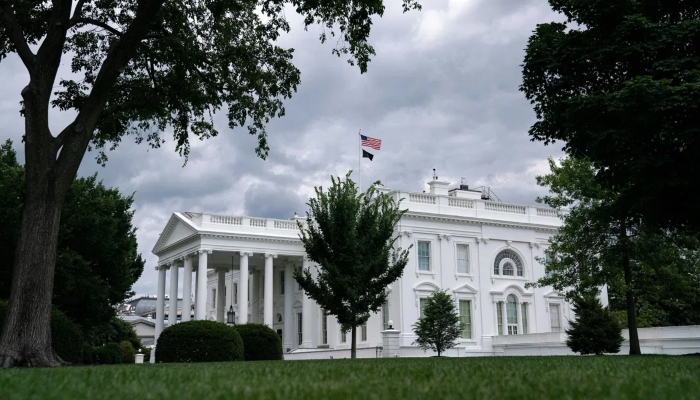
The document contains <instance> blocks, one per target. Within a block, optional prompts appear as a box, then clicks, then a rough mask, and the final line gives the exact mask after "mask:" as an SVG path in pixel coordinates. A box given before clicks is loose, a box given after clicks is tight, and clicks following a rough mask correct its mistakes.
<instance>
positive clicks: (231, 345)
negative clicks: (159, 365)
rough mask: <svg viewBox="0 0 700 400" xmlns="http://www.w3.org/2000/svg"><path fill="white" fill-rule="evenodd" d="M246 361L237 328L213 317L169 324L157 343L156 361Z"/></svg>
mask: <svg viewBox="0 0 700 400" xmlns="http://www.w3.org/2000/svg"><path fill="white" fill-rule="evenodd" d="M210 361H243V340H242V339H241V335H240V334H239V333H238V331H237V330H236V329H234V328H232V327H230V326H228V325H226V324H224V323H221V322H214V321H203V320H202V321H188V322H181V323H179V324H175V325H173V326H169V327H167V328H165V329H164V330H163V332H161V334H160V337H159V338H158V343H157V344H156V362H210Z"/></svg>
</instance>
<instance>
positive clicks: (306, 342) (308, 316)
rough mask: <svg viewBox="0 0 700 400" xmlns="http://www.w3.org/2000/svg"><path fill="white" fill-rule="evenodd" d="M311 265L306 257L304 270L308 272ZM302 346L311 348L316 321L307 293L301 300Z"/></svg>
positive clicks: (311, 302)
mask: <svg viewBox="0 0 700 400" xmlns="http://www.w3.org/2000/svg"><path fill="white" fill-rule="evenodd" d="M310 264H311V263H310V262H309V259H308V258H307V257H306V256H304V261H303V263H302V268H304V270H306V269H307V268H309V265H310ZM301 307H302V310H301V322H302V324H301V346H299V347H302V348H310V347H311V335H312V333H311V332H312V331H313V320H314V317H315V316H314V315H313V308H314V307H313V300H311V298H310V297H309V296H307V295H306V292H304V294H303V297H302V300H301Z"/></svg>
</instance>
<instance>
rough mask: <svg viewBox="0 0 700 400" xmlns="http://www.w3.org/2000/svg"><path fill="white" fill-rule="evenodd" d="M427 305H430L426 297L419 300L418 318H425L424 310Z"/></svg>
mask: <svg viewBox="0 0 700 400" xmlns="http://www.w3.org/2000/svg"><path fill="white" fill-rule="evenodd" d="M427 303H428V299H426V298H425V297H423V298H421V299H420V300H418V307H419V310H418V318H423V309H424V308H425V305H426V304H427Z"/></svg>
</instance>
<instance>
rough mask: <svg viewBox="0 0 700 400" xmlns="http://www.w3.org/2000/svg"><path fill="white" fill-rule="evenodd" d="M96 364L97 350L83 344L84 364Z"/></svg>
mask: <svg viewBox="0 0 700 400" xmlns="http://www.w3.org/2000/svg"><path fill="white" fill-rule="evenodd" d="M94 363H95V350H94V349H93V348H92V346H90V345H89V344H87V343H84V344H83V364H84V365H92V364H94Z"/></svg>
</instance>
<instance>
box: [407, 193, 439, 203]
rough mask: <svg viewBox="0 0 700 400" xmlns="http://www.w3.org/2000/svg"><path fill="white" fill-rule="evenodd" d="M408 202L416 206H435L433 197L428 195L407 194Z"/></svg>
mask: <svg viewBox="0 0 700 400" xmlns="http://www.w3.org/2000/svg"><path fill="white" fill-rule="evenodd" d="M408 201H410V202H411V203H418V204H435V196H433V195H430V194H414V193H409V195H408Z"/></svg>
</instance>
